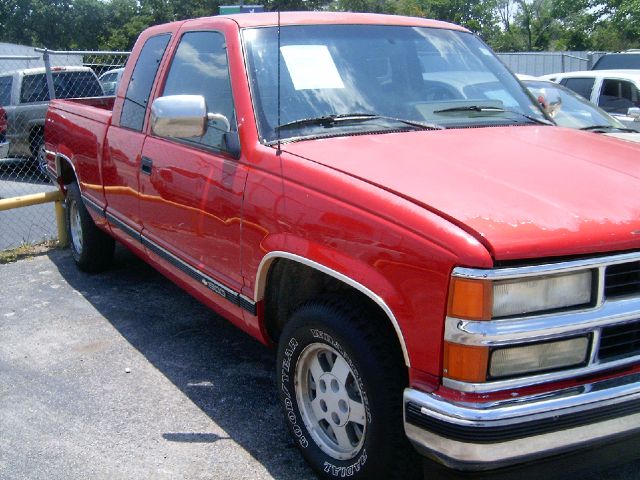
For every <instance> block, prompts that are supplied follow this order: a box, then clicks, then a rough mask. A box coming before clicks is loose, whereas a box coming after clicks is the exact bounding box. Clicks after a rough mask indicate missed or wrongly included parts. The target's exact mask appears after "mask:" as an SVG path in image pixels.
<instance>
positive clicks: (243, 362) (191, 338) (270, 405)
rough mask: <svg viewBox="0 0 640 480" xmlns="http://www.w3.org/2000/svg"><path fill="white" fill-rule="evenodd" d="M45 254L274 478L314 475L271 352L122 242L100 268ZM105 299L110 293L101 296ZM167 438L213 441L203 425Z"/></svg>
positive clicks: (62, 254)
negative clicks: (281, 398) (297, 442)
mask: <svg viewBox="0 0 640 480" xmlns="http://www.w3.org/2000/svg"><path fill="white" fill-rule="evenodd" d="M49 257H50V259H51V261H52V262H53V263H54V264H55V265H56V267H57V268H58V270H59V272H60V273H61V275H62V276H63V277H64V278H65V280H66V281H67V282H68V283H69V285H71V286H72V287H73V288H74V289H75V290H77V291H78V292H80V293H81V295H83V296H84V298H85V299H86V300H88V301H89V302H90V303H91V304H92V305H93V307H94V308H96V310H98V311H99V312H100V314H101V315H102V316H104V318H105V319H106V320H107V321H109V322H110V323H111V325H113V327H115V329H116V330H117V331H118V332H119V333H120V334H121V335H122V336H123V337H124V338H125V339H126V340H127V341H128V342H129V343H130V344H131V345H132V346H133V347H134V348H136V349H137V350H138V351H139V352H140V353H141V354H142V355H144V357H145V358H146V359H147V360H148V361H149V362H150V363H151V364H152V365H153V366H154V367H155V368H156V369H158V370H159V371H160V372H161V373H162V374H163V375H164V376H165V377H166V378H167V379H169V380H170V381H171V382H172V383H173V384H174V385H175V386H176V387H177V388H179V389H180V391H181V392H182V393H183V394H184V395H185V396H186V397H187V398H188V399H189V400H191V402H193V403H194V404H195V405H196V406H198V407H199V408H200V409H201V410H202V411H203V412H204V413H205V414H206V415H208V416H209V418H211V419H212V420H213V421H214V422H215V423H216V424H217V425H218V426H219V427H220V428H222V429H223V430H224V431H225V432H226V433H227V434H228V435H229V437H230V438H231V439H233V441H235V442H236V443H238V444H239V445H241V446H242V448H244V449H245V450H246V451H247V452H248V453H249V454H250V455H251V456H253V457H254V458H255V459H256V460H257V461H258V462H260V463H261V464H262V465H263V466H264V467H265V468H266V469H267V470H268V471H269V473H270V474H271V475H272V476H273V477H274V478H277V479H313V478H316V476H315V475H314V474H313V472H312V471H311V470H310V469H309V468H308V467H307V466H306V464H305V463H304V461H303V460H302V458H301V457H300V455H299V454H298V451H297V449H296V447H295V446H294V444H293V443H292V441H291V440H290V439H289V435H288V432H287V429H286V425H285V423H284V421H283V417H282V413H281V412H280V408H279V403H278V398H277V392H276V384H275V354H274V352H273V351H272V350H270V349H268V348H267V347H265V346H263V345H262V344H260V343H259V342H257V341H255V340H254V339H252V338H251V337H249V336H247V335H246V334H244V333H243V332H241V331H240V330H238V329H236V328H235V327H234V326H232V325H231V324H230V323H229V322H227V321H226V320H225V319H223V318H222V317H220V316H218V315H217V314H216V313H214V312H213V311H211V310H209V309H208V308H207V307H205V306H204V305H202V304H200V303H199V302H198V301H197V300H195V299H194V298H192V297H191V296H190V295H189V294H187V293H186V292H184V291H183V290H181V289H180V288H179V287H177V286H176V285H174V284H173V283H171V282H170V281H169V280H167V279H165V278H164V277H163V276H161V275H160V274H159V273H157V272H156V271H155V270H154V269H152V268H151V267H150V266H148V265H146V264H145V263H143V262H142V261H140V260H139V259H137V258H136V257H135V256H134V255H133V254H131V253H129V252H128V251H126V250H125V249H124V248H117V250H116V258H115V262H114V265H113V267H112V268H111V269H110V270H109V271H108V272H105V273H103V274H98V275H87V274H84V273H82V272H80V271H78V270H77V268H76V267H75V265H74V262H73V260H72V258H71V256H70V254H69V253H68V251H59V250H58V251H52V252H50V253H49ZM107 298H108V300H107ZM162 438H163V439H164V440H165V441H167V442H178V443H192V442H197V443H213V442H216V441H218V440H219V439H220V437H218V436H217V435H215V434H211V433H203V432H193V431H186V432H163V433H162Z"/></svg>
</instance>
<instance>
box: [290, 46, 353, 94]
mask: <svg viewBox="0 0 640 480" xmlns="http://www.w3.org/2000/svg"><path fill="white" fill-rule="evenodd" d="M280 51H281V52H282V56H283V57H284V62H285V63H286V64H287V70H289V75H290V76H291V80H292V81H293V87H294V88H295V89H296V90H309V89H316V88H344V83H343V82H342V78H340V74H339V73H338V69H337V68H336V64H335V63H334V62H333V58H332V57H331V53H330V52H329V49H328V48H327V46H326V45H286V46H284V47H280Z"/></svg>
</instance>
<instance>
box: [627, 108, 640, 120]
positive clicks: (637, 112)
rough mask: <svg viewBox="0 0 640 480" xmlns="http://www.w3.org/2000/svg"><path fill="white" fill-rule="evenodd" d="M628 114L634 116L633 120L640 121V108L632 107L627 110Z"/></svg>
mask: <svg viewBox="0 0 640 480" xmlns="http://www.w3.org/2000/svg"><path fill="white" fill-rule="evenodd" d="M627 115H629V116H630V117H633V120H634V121H636V122H640V108H638V107H632V108H630V109H629V110H628V111H627Z"/></svg>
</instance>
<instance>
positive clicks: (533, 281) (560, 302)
mask: <svg viewBox="0 0 640 480" xmlns="http://www.w3.org/2000/svg"><path fill="white" fill-rule="evenodd" d="M592 278H593V275H592V273H591V271H583V272H578V273H569V274H563V275H554V276H548V277H541V278H525V279H520V280H502V281H497V282H495V283H494V284H493V317H494V318H495V317H507V316H511V315H524V314H527V313H531V312H539V311H544V310H555V309H558V308H567V307H574V306H579V305H587V304H589V303H590V302H591V296H592V289H591V282H592Z"/></svg>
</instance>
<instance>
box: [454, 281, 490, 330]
mask: <svg viewBox="0 0 640 480" xmlns="http://www.w3.org/2000/svg"><path fill="white" fill-rule="evenodd" d="M492 299H493V286H492V284H491V282H489V281H487V280H470V279H467V278H457V277H452V278H451V283H450V285H449V302H448V307H447V315H448V316H450V317H455V318H464V319H468V320H490V319H491V310H492V308H493V305H492V304H493V301H492Z"/></svg>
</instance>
